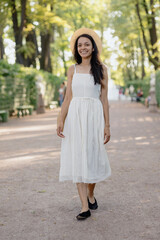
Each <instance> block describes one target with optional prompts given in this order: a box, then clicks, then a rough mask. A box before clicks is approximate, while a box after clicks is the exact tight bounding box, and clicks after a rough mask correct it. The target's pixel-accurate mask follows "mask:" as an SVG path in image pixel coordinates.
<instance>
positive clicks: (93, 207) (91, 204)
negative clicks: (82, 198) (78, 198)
mask: <svg viewBox="0 0 160 240" xmlns="http://www.w3.org/2000/svg"><path fill="white" fill-rule="evenodd" d="M94 199H95V198H94ZM88 206H89V208H90V209H92V210H96V209H97V208H98V204H97V200H96V199H95V202H94V203H90V201H89V198H88Z"/></svg>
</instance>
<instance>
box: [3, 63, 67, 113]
mask: <svg viewBox="0 0 160 240" xmlns="http://www.w3.org/2000/svg"><path fill="white" fill-rule="evenodd" d="M39 77H40V78H41V79H42V83H43V85H44V88H45V89H44V92H45V94H44V102H45V106H48V105H49V103H50V101H52V100H56V101H58V89H59V87H60V84H61V83H62V82H63V81H64V80H65V77H57V76H54V75H53V74H51V73H48V72H45V71H41V70H40V71H38V70H36V69H33V68H25V67H23V66H21V65H19V64H13V65H11V64H8V63H7V62H6V61H3V60H0V109H8V110H9V111H10V112H12V111H14V110H15V109H16V107H17V106H20V105H26V104H27V105H33V106H34V109H36V106H37V86H36V82H37V79H38V78H39Z"/></svg>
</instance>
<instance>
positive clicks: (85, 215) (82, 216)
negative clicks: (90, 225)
mask: <svg viewBox="0 0 160 240" xmlns="http://www.w3.org/2000/svg"><path fill="white" fill-rule="evenodd" d="M90 216H91V212H90V210H88V211H87V212H82V213H80V214H78V215H77V216H76V218H77V220H85V219H86V218H88V217H90Z"/></svg>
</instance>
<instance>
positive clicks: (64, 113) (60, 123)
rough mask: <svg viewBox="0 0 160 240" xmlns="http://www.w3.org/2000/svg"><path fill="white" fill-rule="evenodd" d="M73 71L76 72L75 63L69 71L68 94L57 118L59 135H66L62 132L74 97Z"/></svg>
mask: <svg viewBox="0 0 160 240" xmlns="http://www.w3.org/2000/svg"><path fill="white" fill-rule="evenodd" d="M73 73H74V65H72V66H71V67H70V68H69V69H68V72H67V78H68V81H67V88H66V94H65V98H64V101H63V103H62V106H61V111H60V114H59V116H58V119H57V135H58V136H59V137H64V135H63V134H62V133H61V132H62V131H63V126H64V120H65V118H66V116H67V113H68V108H69V104H70V101H71V99H72V78H73Z"/></svg>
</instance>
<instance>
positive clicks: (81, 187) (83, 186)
mask: <svg viewBox="0 0 160 240" xmlns="http://www.w3.org/2000/svg"><path fill="white" fill-rule="evenodd" d="M77 189H78V193H79V196H80V200H81V203H82V209H81V212H86V211H88V209H89V208H88V200H87V183H77Z"/></svg>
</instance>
